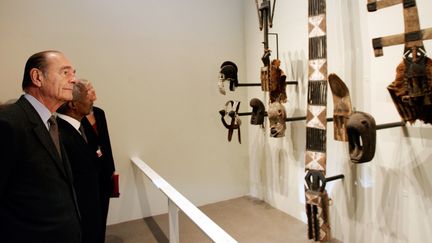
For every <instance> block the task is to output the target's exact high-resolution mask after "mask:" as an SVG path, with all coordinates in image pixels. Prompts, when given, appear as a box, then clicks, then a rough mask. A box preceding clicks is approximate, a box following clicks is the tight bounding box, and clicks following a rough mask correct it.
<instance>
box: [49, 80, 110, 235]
mask: <svg viewBox="0 0 432 243" xmlns="http://www.w3.org/2000/svg"><path fill="white" fill-rule="evenodd" d="M87 85H88V84H87V82H84V80H78V81H77V83H76V84H75V86H74V88H73V92H72V96H73V98H72V101H68V102H66V103H65V104H63V105H62V106H60V108H59V109H58V110H57V112H58V113H59V114H58V118H57V121H58V125H59V131H60V139H61V142H62V144H63V145H64V147H65V149H66V152H67V154H68V156H69V161H70V164H71V168H72V174H73V177H74V186H75V191H76V195H77V201H78V206H79V209H80V212H81V223H82V242H83V243H103V242H104V239H102V238H101V237H100V236H101V234H102V218H101V215H102V208H101V206H100V192H99V168H98V166H99V165H98V157H97V153H96V151H97V147H96V145H93V144H92V143H89V142H88V139H87V136H86V134H85V132H84V130H83V128H82V126H81V120H82V119H83V117H85V116H86V115H88V114H89V113H90V111H91V110H92V107H93V100H92V99H91V92H88V91H89V90H88V88H87V87H88V86H87ZM90 91H91V89H90Z"/></svg>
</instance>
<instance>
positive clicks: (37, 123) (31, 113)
mask: <svg viewBox="0 0 432 243" xmlns="http://www.w3.org/2000/svg"><path fill="white" fill-rule="evenodd" d="M17 104H18V105H19V106H20V107H22V109H23V110H24V111H25V113H26V115H27V118H28V119H29V121H30V122H31V123H32V124H33V131H34V133H35V135H36V137H37V138H38V139H39V141H40V142H41V144H42V145H43V146H44V147H45V149H46V150H47V152H48V153H49V155H50V156H51V158H52V160H53V161H54V163H55V164H56V166H57V168H58V169H59V170H60V171H61V173H62V174H63V175H64V176H66V178H67V174H66V172H65V167H64V164H63V161H62V159H61V158H60V156H59V154H58V152H57V149H56V147H55V145H54V142H53V141H52V139H51V137H50V135H49V132H48V130H47V128H46V126H45V124H44V122H43V121H42V119H41V118H40V116H39V114H38V113H37V111H36V110H35V109H34V108H33V106H32V105H31V104H30V103H29V102H28V101H27V99H26V98H24V96H21V98H20V99H19V100H18V101H17ZM63 151H64V149H62V152H63Z"/></svg>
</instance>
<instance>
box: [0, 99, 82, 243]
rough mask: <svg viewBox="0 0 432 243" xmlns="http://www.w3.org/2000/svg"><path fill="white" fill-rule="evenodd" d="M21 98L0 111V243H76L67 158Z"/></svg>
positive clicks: (78, 233)
mask: <svg viewBox="0 0 432 243" xmlns="http://www.w3.org/2000/svg"><path fill="white" fill-rule="evenodd" d="M62 157H63V159H61V158H60V156H59V155H58V153H57V150H56V148H55V145H54V143H53V141H52V139H51V137H50V135H49V132H48V130H47V128H46V126H45V124H44V122H43V121H42V119H41V118H40V116H39V114H38V113H37V112H36V110H35V109H34V108H33V106H32V105H31V104H30V103H29V102H28V101H27V100H26V99H25V98H24V97H23V96H22V97H21V98H20V99H19V100H18V101H17V102H16V103H15V104H12V105H9V106H7V107H6V108H4V109H2V110H1V111H0V168H1V176H0V240H1V241H2V242H8V243H9V242H11V243H12V242H14V243H15V242H23V243H24V242H32V243H66V242H67V243H77V242H81V230H80V222H79V213H78V208H77V205H76V200H75V194H74V189H73V184H72V175H71V171H70V166H69V162H68V160H67V154H66V153H65V151H64V148H63V147H62Z"/></svg>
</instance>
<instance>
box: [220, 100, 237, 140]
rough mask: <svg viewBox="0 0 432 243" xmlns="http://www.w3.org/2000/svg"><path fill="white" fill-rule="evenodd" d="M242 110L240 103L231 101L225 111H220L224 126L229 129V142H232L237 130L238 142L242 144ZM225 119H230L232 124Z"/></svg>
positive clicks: (226, 105) (226, 104) (227, 103)
mask: <svg viewBox="0 0 432 243" xmlns="http://www.w3.org/2000/svg"><path fill="white" fill-rule="evenodd" d="M239 108H240V101H233V100H229V101H227V102H226V103H225V107H224V109H223V110H220V111H219V114H220V115H221V120H222V124H223V125H224V127H225V128H227V129H228V141H229V142H231V139H232V136H233V133H234V130H236V129H237V133H238V140H239V143H241V137H240V125H241V120H240V117H239V115H238V110H239ZM225 117H230V118H231V122H229V123H228V122H226V121H225Z"/></svg>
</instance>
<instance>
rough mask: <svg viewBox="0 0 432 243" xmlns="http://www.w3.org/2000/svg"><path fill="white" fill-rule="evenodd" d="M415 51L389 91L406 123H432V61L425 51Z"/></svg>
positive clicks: (398, 73) (398, 70)
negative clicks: (416, 121) (418, 121)
mask: <svg viewBox="0 0 432 243" xmlns="http://www.w3.org/2000/svg"><path fill="white" fill-rule="evenodd" d="M414 50H415V51H412V53H409V54H407V55H405V59H404V60H403V61H402V62H401V63H400V64H399V66H398V67H397V68H396V78H395V80H394V81H393V82H392V83H391V84H390V85H389V86H388V87H387V89H388V91H389V92H390V95H391V97H392V99H393V103H394V104H395V106H396V109H397V110H398V112H399V115H400V116H401V118H402V119H403V120H404V121H407V122H410V123H413V122H414V121H415V120H417V119H419V120H422V121H424V122H425V123H432V60H431V59H429V58H428V57H427V56H426V54H425V53H424V50H423V49H421V48H419V49H418V51H416V50H417V49H414ZM410 55H411V56H410Z"/></svg>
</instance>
